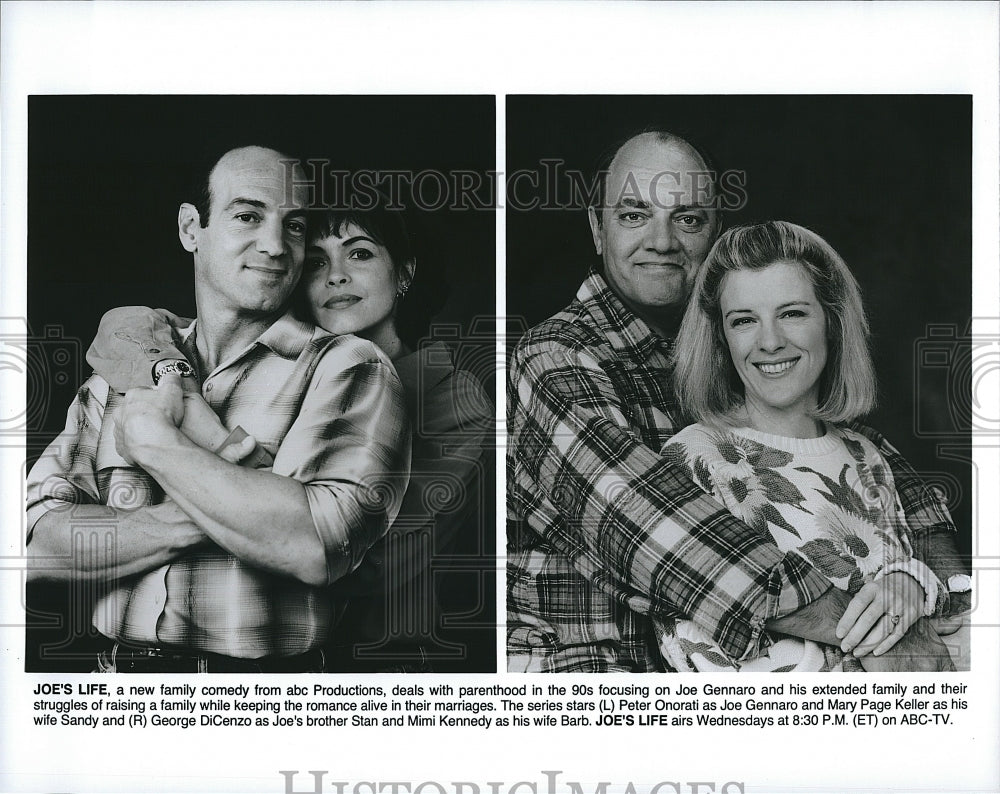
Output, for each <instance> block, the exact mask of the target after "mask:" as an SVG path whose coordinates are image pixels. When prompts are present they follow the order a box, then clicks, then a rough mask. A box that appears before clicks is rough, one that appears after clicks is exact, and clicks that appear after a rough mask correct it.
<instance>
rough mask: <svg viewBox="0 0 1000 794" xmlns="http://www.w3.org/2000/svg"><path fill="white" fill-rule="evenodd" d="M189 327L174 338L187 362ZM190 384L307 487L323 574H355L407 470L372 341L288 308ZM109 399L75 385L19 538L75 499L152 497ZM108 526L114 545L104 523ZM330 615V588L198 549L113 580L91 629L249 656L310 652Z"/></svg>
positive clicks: (404, 446)
mask: <svg viewBox="0 0 1000 794" xmlns="http://www.w3.org/2000/svg"><path fill="white" fill-rule="evenodd" d="M196 326H197V324H195V325H194V326H192V327H191V328H189V329H187V330H186V331H185V332H184V335H183V339H181V340H179V342H180V344H179V346H180V348H181V349H182V350H183V351H184V352H185V353H186V354H187V357H188V359H189V360H190V361H192V362H193V361H197V356H196V355H195V334H196V333H197V329H196ZM201 384H202V394H203V396H204V397H205V399H206V400H207V401H208V403H209V404H210V405H211V406H212V408H213V409H215V411H216V413H218V415H219V417H220V418H221V419H222V420H223V422H224V423H225V424H226V425H227V426H228V427H235V426H236V425H239V426H241V427H243V428H244V429H245V430H246V431H247V432H249V433H250V434H252V435H253V436H255V437H256V439H257V441H258V442H259V443H260V445H261V446H263V447H264V448H265V449H266V450H267V451H268V452H270V453H271V454H272V455H273V456H274V464H273V467H272V471H273V472H274V473H275V474H280V475H283V476H286V477H292V478H294V479H296V480H298V481H300V482H301V483H303V484H304V486H305V491H306V496H307V499H308V503H309V509H310V511H311V513H312V518H313V523H314V524H315V527H316V532H317V534H318V535H319V537H320V538H321V539H322V541H323V544H324V547H325V549H326V561H327V577H328V581H329V582H334V581H336V580H337V579H340V578H341V577H343V576H344V575H345V574H347V573H348V572H350V571H352V570H353V569H354V568H356V567H357V566H358V565H359V564H360V562H361V559H362V557H363V556H364V554H365V552H366V551H367V550H368V548H369V547H370V546H372V544H374V543H375V542H376V541H377V540H378V539H379V538H380V537H381V536H382V535H383V534H384V533H385V531H386V529H387V527H388V525H389V522H391V521H392V520H393V519H394V518H395V516H396V513H397V512H398V510H399V505H400V502H401V501H402V496H403V492H404V491H405V489H406V484H407V480H408V476H409V424H408V422H407V419H406V411H405V406H404V402H403V395H402V389H401V386H400V384H399V380H398V378H397V377H396V374H395V371H394V370H393V368H392V365H391V364H390V363H389V362H388V360H387V359H386V358H385V357H384V356H383V355H382V353H381V352H380V351H378V350H377V348H375V346H374V345H372V344H370V343H369V342H366V341H363V340H360V339H357V338H356V337H353V336H340V337H334V336H331V335H330V334H328V333H327V332H325V331H323V330H322V329H315V328H313V327H312V326H311V325H306V324H304V323H301V322H299V321H297V320H295V319H293V318H292V317H291V316H290V315H285V316H284V317H282V318H281V319H279V320H278V321H277V322H275V323H274V324H273V325H272V326H271V327H270V328H268V329H267V330H266V331H265V332H264V333H263V334H261V336H260V337H258V338H257V340H256V341H255V342H254V343H252V344H251V345H249V346H248V347H247V348H246V349H245V350H243V351H242V352H241V353H240V354H238V355H236V356H234V357H233V358H231V359H229V360H228V361H226V362H223V363H222V364H220V366H218V367H217V368H216V369H215V370H214V371H213V372H211V373H209V374H208V375H207V376H205V377H202V378H201ZM120 400H121V396H120V395H118V394H117V393H116V392H114V391H112V390H111V389H109V387H108V385H107V383H106V382H105V381H104V380H103V379H101V378H100V377H99V376H96V375H95V376H93V377H91V378H90V379H89V380H88V381H87V382H86V383H85V384H84V385H83V387H82V388H81V389H80V391H79V393H78V395H77V398H76V399H75V400H74V402H73V404H72V406H71V407H70V409H69V413H68V416H67V423H66V429H65V431H64V432H63V433H62V434H61V435H60V436H59V437H58V438H56V440H55V441H54V442H53V443H52V444H51V445H50V446H49V448H48V449H47V450H46V452H45V453H44V454H43V455H42V457H41V458H40V459H39V461H38V462H37V463H36V465H35V466H34V467H33V468H32V470H31V472H30V473H29V474H28V483H27V492H28V533H29V534H28V542H29V543H30V542H31V529H32V527H33V526H34V524H35V522H37V520H38V519H39V518H40V517H41V516H42V515H43V514H45V513H46V512H48V511H49V510H54V509H65V510H71V509H72V505H73V504H75V503H83V504H106V505H110V506H112V507H117V508H122V509H126V510H131V509H137V508H141V507H142V506H144V505H155V504H157V503H159V502H161V501H162V500H163V498H164V495H163V491H162V489H161V488H160V487H159V486H158V485H157V484H156V482H155V481H154V480H153V479H152V478H151V477H150V476H149V475H148V474H146V473H145V472H144V471H142V470H141V469H138V468H135V467H134V466H130V465H129V464H128V463H127V462H126V461H125V460H123V459H122V458H121V457H120V456H119V455H118V453H117V451H116V449H115V441H114V414H115V410H116V407H117V406H118V405H119V403H120ZM112 523H113V522H112ZM108 531H109V533H110V534H109V536H108V537H109V539H110V540H111V542H113V533H114V527H113V526H111V527H108ZM275 531H276V532H280V531H281V528H280V527H275ZM337 612H338V605H337V603H335V600H334V599H333V598H332V597H331V594H330V590H329V588H317V587H311V586H308V585H306V584H303V583H301V582H298V581H296V580H293V579H291V578H287V577H281V576H277V575H274V574H271V573H267V572H264V571H262V570H260V569H256V568H252V567H250V566H248V565H245V564H244V563H242V562H241V561H240V560H239V559H237V558H236V557H234V556H232V555H230V554H229V553H228V552H226V551H224V550H223V549H221V548H219V547H217V546H209V547H207V548H206V549H204V550H199V551H196V552H192V553H190V554H187V555H185V556H184V557H181V558H180V559H178V560H176V561H175V562H173V563H171V564H170V565H167V566H164V567H162V568H159V569H157V570H153V571H150V572H148V573H146V574H143V575H140V576H137V577H133V578H130V579H125V580H120V581H118V582H116V583H115V586H114V587H113V588H112V589H111V591H110V592H109V593H108V594H107V595H106V596H104V597H103V598H102V599H101V600H100V602H99V603H98V606H97V608H96V610H95V613H94V626H95V627H96V628H97V629H98V630H99V631H100V632H101V633H102V634H104V635H105V636H107V637H110V638H112V639H116V640H121V641H126V642H130V643H136V644H146V645H157V646H159V645H166V646H173V647H178V648H184V649H190V650H197V651H204V652H212V653H219V654H225V655H228V656H237V657H241V658H259V657H262V656H270V655H292V654H298V653H304V652H306V651H308V650H310V649H312V648H315V647H318V646H319V645H320V644H321V643H322V642H324V641H325V640H326V638H327V635H328V633H329V630H330V627H331V626H332V624H333V622H334V620H335V617H336V615H337Z"/></svg>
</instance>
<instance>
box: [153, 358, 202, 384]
mask: <svg viewBox="0 0 1000 794" xmlns="http://www.w3.org/2000/svg"><path fill="white" fill-rule="evenodd" d="M168 372H176V373H177V374H178V375H179V376H180V377H182V378H193V377H194V376H195V374H194V368H193V367H192V366H191V365H190V364H188V363H187V361H184V360H183V359H165V360H163V361H157V362H156V363H155V364H154V365H153V383H154V384H157V383H159V382H160V378H162V377H163V376H164V375H166V374H167V373H168Z"/></svg>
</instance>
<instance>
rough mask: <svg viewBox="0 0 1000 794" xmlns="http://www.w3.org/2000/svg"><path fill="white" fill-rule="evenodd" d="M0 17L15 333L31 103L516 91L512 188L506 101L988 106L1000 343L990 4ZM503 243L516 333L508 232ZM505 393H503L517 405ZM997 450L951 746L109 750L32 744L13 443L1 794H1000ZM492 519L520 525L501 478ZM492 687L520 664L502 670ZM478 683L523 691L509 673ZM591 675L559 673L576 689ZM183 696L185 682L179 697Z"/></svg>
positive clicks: (135, 736)
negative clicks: (291, 789)
mask: <svg viewBox="0 0 1000 794" xmlns="http://www.w3.org/2000/svg"><path fill="white" fill-rule="evenodd" d="M2 11H3V25H2V37H3V38H2V64H0V79H2V143H0V145H2V155H3V161H2V182H3V195H2V200H3V207H2V209H3V238H2V260H0V261H2V268H3V272H2V275H3V282H2V292H0V295H2V305H0V316H2V317H4V318H11V317H15V318H16V317H23V316H24V315H25V305H26V299H25V283H26V278H25V270H26V228H27V221H26V202H25V200H24V197H25V195H26V183H27V182H26V180H27V174H26V168H27V163H26V156H25V152H26V142H27V102H26V97H27V96H28V95H29V94H36V93H37V94H47V93H52V94H75V93H81V94H90V93H143V94H148V93H179V94H183V93H192V94H198V93H277V94H283V93H288V94H296V93H315V94H340V93H479V94H482V93H492V94H497V95H499V97H500V99H498V105H497V107H498V133H497V135H498V140H497V169H498V170H499V171H504V170H505V169H504V163H503V151H504V147H503V123H504V117H503V101H502V95H504V94H515V93H588V94H589V93H595V94H597V93H630V94H641V93H651V94H670V93H691V94H695V93H749V94H754V93H803V94H816V93H962V94H972V95H973V97H974V109H973V113H974V116H973V129H974V163H973V174H974V190H975V195H974V205H973V206H974V247H973V251H974V278H975V289H974V296H973V313H974V316H975V317H976V318H987V319H984V320H983V321H982V325H981V329H982V330H984V331H986V332H988V333H994V334H995V333H997V331H998V330H1000V328H998V326H1000V323H998V322H997V320H996V319H993V320H989V319H988V318H997V316H998V306H997V295H998V287H997V270H998V267H997V265H998V248H997V217H998V201H997V175H998V158H997V152H998V144H997V130H998V124H997V119H998V104H997V90H998V78H997V64H998V47H997V23H998V6H997V5H995V4H993V3H972V4H963V3H893V4H872V3H857V4H829V5H828V4H819V3H816V4H808V3H806V4H783V3H781V4H779V3H774V4H735V3H714V4H705V5H700V4H655V3H638V4H633V3H621V4H611V3H604V2H591V3H581V4H569V3H544V4H531V3H527V2H525V3H513V2H497V3H475V4H474V3H454V4H451V3H448V4H437V3H416V2H415V3H398V4H397V3H377V4H360V3H350V4H340V3H322V4H321V3H301V4H299V3H289V4H267V3H252V2H242V3H236V2H234V3H220V4H194V3H110V2H95V3H40V4H35V3H4V4H3V9H2ZM178 145H180V142H178ZM108 146H114V141H108ZM914 166H915V167H922V164H920V163H915V164H914ZM928 167H929V166H928ZM88 198H90V197H81V200H87V199H88ZM934 200H935V197H934V196H932V195H929V196H927V201H928V202H933V201H934ZM947 211H948V208H942V212H947ZM497 223H498V235H497V240H498V250H497V268H498V296H497V301H498V303H497V306H498V313H500V314H502V313H503V308H504V306H503V284H504V281H503V264H504V251H503V240H504V234H503V217H502V214H501V216H500V217H499V218H498V222H497ZM567 297H568V296H567ZM985 385H987V386H988V387H989V388H990V389H991V391H990V392H989V393H987V392H981V393H980V396H981V397H983V398H984V399H989V400H991V401H992V403H991V404H992V405H993V406H996V405H997V404H998V402H1000V397H998V396H997V390H996V378H995V377H994V379H993V381H992V384H989V382H988V379H987V383H986V384H985ZM501 390H502V383H498V396H499V395H500V394H502V391H501ZM23 399H24V397H23V378H22V379H21V380H18V378H17V373H11V372H2V373H0V409H2V411H3V413H2V416H4V417H7V416H16V415H18V412H19V407H18V406H21V408H23ZM498 405H500V406H502V405H503V400H502V399H498ZM988 415H990V416H996V413H995V412H994V413H990V414H988ZM22 441H23V440H22ZM980 443H981V444H982V447H981V448H980V449H978V450H977V453H976V475H975V476H976V480H977V484H978V488H979V492H978V500H979V502H978V504H979V509H978V519H979V525H978V526H977V527H974V529H973V532H974V534H973V539H974V540H973V542H974V549H975V552H976V555H977V561H976V565H977V568H978V569H979V572H978V574H977V577H976V581H977V587H978V590H979V610H978V611H977V614H976V622H977V624H988V625H987V626H985V627H982V628H978V629H976V630H974V632H973V643H974V654H973V667H974V673H973V674H963V675H958V676H952V677H949V678H948V679H947V680H948V681H949V682H957V681H964V682H967V683H969V684H970V690H971V691H970V694H971V695H972V697H970V698H969V699H970V709H969V711H968V712H965V713H963V714H962V715H961V717H960V720H959V722H960V724H959V726H957V727H953V728H949V729H941V730H931V729H927V728H900V729H897V730H895V732H893V733H890V732H889V731H888V729H882V730H881V731H880V732H879V733H871V732H866V733H862V732H860V731H838V732H836V733H833V732H830V733H825V732H822V731H818V730H811V731H807V730H803V729H772V730H770V731H767V732H764V731H760V732H759V733H754V732H753V731H750V730H732V731H727V730H713V731H706V730H705V729H689V730H688V731H687V733H686V734H681V733H679V731H677V730H676V729H669V730H664V729H652V728H644V729H639V728H635V729H632V730H630V731H625V730H624V729H622V730H615V731H607V732H603V731H599V730H596V729H590V730H567V729H562V730H560V729H548V730H543V729H540V728H531V729H522V730H519V731H514V730H508V731H504V732H500V731H497V730H490V731H485V732H482V731H466V732H464V733H460V732H458V731H456V730H454V729H442V728H434V729H431V730H424V731H417V730H413V729H393V730H383V731H381V732H368V731H357V730H354V731H352V730H350V729H347V730H333V729H329V730H316V729H310V730H305V729H303V730H300V731H294V732H293V731H291V730H283V731H276V730H273V729H272V730H269V731H267V732H259V733H254V732H250V731H236V730H233V731H226V730H215V731H212V732H208V731H205V730H198V731H189V732H187V733H184V732H181V731H175V732H172V733H168V732H165V731H158V732H152V731H149V730H147V731H144V732H135V733H125V732H118V733H115V734H113V735H112V734H101V733H100V732H99V731H91V732H89V733H88V732H86V730H68V729H62V728H46V729H42V728H35V727H34V726H33V725H32V724H30V717H29V716H28V710H30V701H31V699H32V698H31V697H30V693H31V691H32V690H33V689H34V686H35V684H36V683H37V682H39V681H48V680H59V681H62V680H71V677H68V676H51V677H49V676H41V675H26V674H24V673H23V672H21V671H22V670H23V658H22V656H23V650H22V647H23V617H24V616H23V607H22V606H21V604H22V592H23V577H22V573H21V569H22V567H23V565H22V561H21V558H22V555H23V549H22V548H21V543H22V534H23V533H22V530H21V527H22V520H23V519H22V513H21V511H22V507H21V506H22V504H23V499H22V496H23V495H22V490H23V488H22V482H23V474H24V472H23V452H22V451H21V450H20V449H19V448H18V444H19V441H18V439H16V438H10V437H7V438H4V439H2V440H0V476H2V483H0V484H2V491H0V507H2V511H3V512H2V515H0V521H2V523H0V526H2V536H0V539H2V544H3V546H2V549H3V550H2V552H0V555H2V557H3V560H2V563H0V565H2V569H0V626H2V627H0V647H2V649H3V659H2V665H3V667H2V676H3V677H2V682H3V688H2V697H0V734H2V741H0V748H2V749H0V790H2V791H95V792H97V791H274V792H281V791H284V781H283V779H282V778H281V776H280V775H279V774H278V770H282V769H284V770H300V774H299V775H298V777H297V778H296V785H297V790H302V791H306V790H310V791H311V790H312V789H311V786H312V779H311V777H309V776H308V775H307V773H306V770H328V775H327V776H326V780H327V781H332V780H346V781H352V782H354V781H364V780H372V781H392V780H409V781H413V782H414V783H419V782H421V781H435V780H439V781H443V782H446V781H456V780H461V781H479V782H480V783H484V782H485V781H487V780H493V781H504V785H505V787H504V788H503V789H501V790H502V791H508V790H509V787H510V786H512V785H513V784H514V783H515V782H516V781H519V780H527V781H533V782H535V783H537V785H538V787H539V790H543V784H544V777H543V775H542V770H563V771H564V774H563V776H562V779H563V780H573V781H581V782H582V783H584V784H585V789H586V790H587V791H592V790H593V787H592V783H593V782H594V781H598V780H609V781H613V782H615V783H617V784H620V785H622V786H624V785H625V784H627V783H628V782H630V781H631V782H634V783H635V786H636V789H637V790H642V789H641V786H642V784H652V783H656V782H658V781H680V782H685V783H686V782H689V781H699V780H700V781H715V782H716V786H717V788H716V790H721V786H722V784H723V783H724V782H726V781H745V790H746V791H748V792H749V791H757V792H777V791H807V790H808V791H830V792H845V791H877V790H890V789H892V790H897V791H899V790H912V791H954V792H958V791H988V792H992V791H997V790H998V789H1000V783H998V781H1000V766H998V755H1000V752H998V742H1000V730H998V714H1000V697H998V680H1000V676H998V675H997V670H998V669H1000V665H998V661H1000V659H998V655H1000V654H998V635H1000V632H998V629H997V628H996V627H997V626H998V625H1000V611H998V601H1000V582H998V575H997V573H998V571H997V569H998V567H1000V565H998V560H1000V552H998V536H1000V532H998V529H997V527H998V522H997V517H998V509H997V489H996V487H995V483H996V482H998V481H1000V468H998V466H997V446H998V441H997V439H996V438H995V437H994V438H993V439H982V440H980ZM498 471H500V472H502V471H503V467H502V466H498ZM991 484H992V485H991ZM497 514H498V516H502V515H503V509H502V481H501V482H500V483H499V484H498V508H497ZM498 548H503V538H502V536H501V537H498ZM498 602H499V603H500V604H502V603H503V590H502V577H500V580H499V581H498ZM498 667H499V669H503V667H504V663H503V659H502V657H498ZM474 679H475V680H476V681H477V682H479V683H484V684H485V683H491V682H493V681H495V680H497V681H505V682H506V683H509V684H513V683H523V681H524V680H525V679H524V678H523V677H520V676H506V675H503V674H502V675H500V676H498V677H496V678H493V677H490V676H477V677H474ZM80 680H88V679H86V678H81V679H80ZM89 680H93V679H89ZM166 680H167V679H164V678H160V677H157V678H156V679H155V681H156V683H161V682H164V681H166ZM327 680H331V679H327ZM340 680H345V679H340ZM465 680H473V677H467V678H466V679H465ZM532 680H535V679H532ZM557 680H559V679H558V678H555V677H553V678H544V679H542V680H540V681H536V682H538V683H542V684H548V683H550V682H555V681H557ZM578 680H580V679H578V678H577V679H570V678H567V677H562V683H564V684H566V685H569V684H570V683H572V682H573V681H578ZM586 680H587V682H588V683H592V684H594V685H596V683H597V679H596V678H594V677H588V678H587V679H586ZM602 680H603V679H602ZM818 680H819V679H818ZM822 680H823V682H827V679H822ZM901 680H902V681H903V682H904V683H907V684H909V683H913V682H915V681H919V680H921V679H919V678H918V677H915V676H904V677H901ZM185 681H190V679H184V678H182V677H176V680H175V681H171V683H182V682H185ZM797 682H799V683H813V680H812V679H811V678H806V677H802V679H801V681H797ZM274 683H282V684H288V683H291V680H290V679H288V678H287V677H286V678H282V679H280V680H279V679H277V678H275V679H274ZM382 683H385V684H386V685H391V684H389V683H388V682H382ZM432 683H433V682H432ZM620 683H635V679H626V680H622V681H620ZM757 683H759V680H758V681H757ZM326 790H334V789H332V788H329V787H328V788H327V789H326ZM348 790H350V789H348ZM364 790H366V791H367V789H364ZM424 790H425V791H435V790H436V789H434V788H425V789H424ZM446 790H448V791H449V792H450V791H454V788H449V789H446ZM484 790H486V789H484ZM522 790H524V789H522ZM661 790H662V789H661ZM666 790H667V791H670V790H672V789H669V788H668V789H666ZM683 790H684V791H689V790H690V788H689V787H685V788H683ZM701 790H702V791H708V790H710V789H708V788H702V789H701Z"/></svg>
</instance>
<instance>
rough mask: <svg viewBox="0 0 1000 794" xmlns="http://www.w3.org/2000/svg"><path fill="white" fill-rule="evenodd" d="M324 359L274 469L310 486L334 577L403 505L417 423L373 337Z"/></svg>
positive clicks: (382, 531)
mask: <svg viewBox="0 0 1000 794" xmlns="http://www.w3.org/2000/svg"><path fill="white" fill-rule="evenodd" d="M355 342H356V344H345V343H341V344H338V345H335V346H333V347H332V348H331V349H330V350H329V351H328V352H327V353H326V354H325V355H324V356H323V358H322V359H321V360H320V362H319V363H318V365H317V367H316V371H315V373H314V375H313V377H312V381H311V383H310V386H309V389H308V392H307V393H306V395H305V397H304V399H303V402H302V405H301V409H300V410H299V413H298V416H297V417H296V419H295V421H294V422H293V424H292V425H291V427H290V428H289V431H288V434H287V435H286V436H285V438H284V440H283V441H282V443H281V446H280V448H279V449H278V451H277V454H276V455H275V460H274V467H273V471H274V473H276V474H281V475H284V476H287V477H292V478H294V479H296V480H298V481H300V482H301V483H303V485H304V486H305V491H306V497H307V499H308V502H309V510H310V512H311V514H312V519H313V523H314V525H315V528H316V533H317V535H318V537H319V538H320V540H321V541H322V543H323V547H324V549H325V550H326V563H327V580H328V582H334V581H336V580H338V579H340V578H341V577H343V576H344V575H346V574H347V573H349V572H350V571H352V570H354V569H355V568H356V567H357V566H358V565H359V564H360V563H361V560H362V558H363V557H364V554H365V552H367V551H368V549H369V548H370V547H371V546H372V545H373V544H374V543H375V542H376V541H377V540H378V539H379V538H381V537H382V535H384V534H385V532H386V531H387V529H388V527H389V524H390V523H391V522H392V520H393V519H394V518H395V517H396V514H397V513H398V511H399V506H400V503H401V502H402V499H403V494H404V492H405V491H406V486H407V483H408V480H409V471H410V428H409V423H408V421H407V418H406V409H405V403H404V400H403V393H402V387H401V386H400V383H399V379H398V378H397V376H396V373H395V371H394V370H393V368H392V365H391V364H390V363H389V362H388V361H387V360H385V359H383V358H381V357H379V356H377V355H375V354H374V348H373V347H372V346H371V345H370V344H369V343H367V342H362V341H361V340H355Z"/></svg>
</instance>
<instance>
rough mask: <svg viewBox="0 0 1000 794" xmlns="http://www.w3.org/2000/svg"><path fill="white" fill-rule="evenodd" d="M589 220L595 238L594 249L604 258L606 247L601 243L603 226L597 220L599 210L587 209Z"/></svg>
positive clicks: (591, 232)
mask: <svg viewBox="0 0 1000 794" xmlns="http://www.w3.org/2000/svg"><path fill="white" fill-rule="evenodd" d="M587 220H589V221H590V234H591V236H592V237H593V238H594V249H595V250H596V251H597V255H598V256H603V254H604V245H603V244H602V242H601V224H600V223H599V222H598V220H597V210H596V209H595V208H594V207H587Z"/></svg>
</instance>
